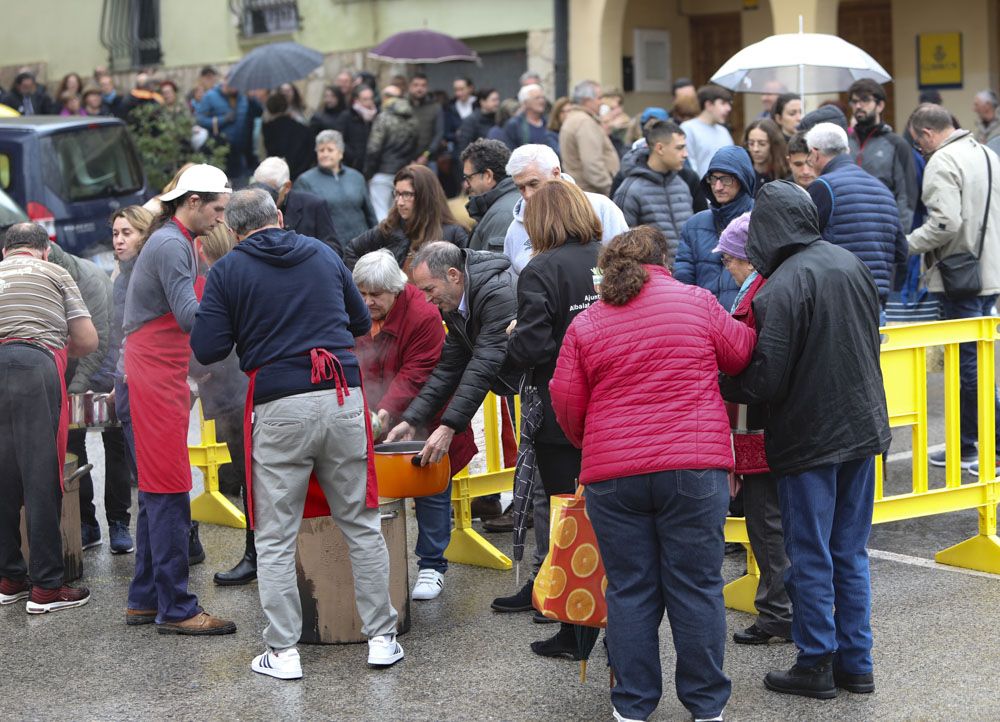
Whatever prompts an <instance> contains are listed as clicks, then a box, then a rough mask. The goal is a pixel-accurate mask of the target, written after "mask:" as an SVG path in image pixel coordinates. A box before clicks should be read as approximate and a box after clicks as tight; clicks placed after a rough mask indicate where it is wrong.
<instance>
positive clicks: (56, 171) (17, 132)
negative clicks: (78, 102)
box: [0, 115, 148, 256]
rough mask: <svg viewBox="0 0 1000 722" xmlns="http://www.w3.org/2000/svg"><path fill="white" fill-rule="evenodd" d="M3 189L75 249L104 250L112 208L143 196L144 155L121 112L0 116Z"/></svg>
mask: <svg viewBox="0 0 1000 722" xmlns="http://www.w3.org/2000/svg"><path fill="white" fill-rule="evenodd" d="M0 190H3V191H5V192H6V193H7V194H9V195H10V196H11V197H12V198H13V199H14V201H15V202H17V204H18V205H20V206H21V208H23V209H24V210H25V211H27V213H28V216H29V217H30V218H31V219H32V220H33V221H35V222H37V223H40V224H41V225H42V226H44V227H45V228H46V229H47V230H48V232H49V237H50V238H51V239H52V240H54V241H56V242H58V243H59V245H60V246H62V247H63V248H65V249H66V250H67V251H69V252H70V253H74V254H77V255H80V256H93V255H95V254H97V253H101V252H104V251H107V250H109V249H110V246H111V231H110V228H109V226H108V218H109V216H110V215H111V214H112V213H113V212H114V211H116V210H118V209H119V208H122V207H124V206H129V205H133V204H136V203H139V204H141V203H143V202H144V201H145V200H146V198H147V197H148V194H147V191H146V179H145V175H144V174H143V170H142V161H141V160H140V158H139V154H138V152H137V151H136V149H135V145H134V144H133V143H132V139H131V138H130V137H129V133H128V130H127V128H126V127H125V124H124V123H123V122H122V121H121V120H119V119H118V118H86V117H60V116H45V115H35V116H26V117H20V118H0Z"/></svg>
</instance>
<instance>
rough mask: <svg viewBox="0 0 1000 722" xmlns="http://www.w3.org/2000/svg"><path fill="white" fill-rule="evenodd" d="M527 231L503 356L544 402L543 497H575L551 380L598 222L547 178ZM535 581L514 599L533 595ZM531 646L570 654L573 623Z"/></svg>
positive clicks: (584, 294)
mask: <svg viewBox="0 0 1000 722" xmlns="http://www.w3.org/2000/svg"><path fill="white" fill-rule="evenodd" d="M524 227H525V230H526V231H527V232H528V237H529V238H530V239H531V250H532V252H533V254H534V255H533V256H532V258H531V260H530V261H528V264H527V265H526V266H525V267H524V269H523V270H522V271H521V274H520V276H519V277H518V280H517V323H516V324H515V326H514V329H513V331H512V332H511V335H510V340H509V342H508V344H507V359H508V361H509V362H510V363H511V364H512V365H513V366H514V367H516V368H519V369H521V370H523V371H524V372H525V383H526V384H527V385H530V386H533V387H535V388H537V390H538V396H539V398H540V399H541V402H542V414H543V415H542V424H541V426H540V428H539V429H538V433H537V434H536V435H535V459H536V463H537V465H538V474H539V476H540V477H541V480H542V485H543V487H544V490H545V498H546V499H547V498H548V497H549V496H552V495H553V494H572V493H573V492H574V491H575V490H576V479H577V477H578V476H579V475H580V461H581V452H580V450H579V449H577V448H576V447H575V446H573V445H572V444H571V443H570V442H569V440H568V439H567V438H566V435H565V434H563V432H562V429H561V428H560V427H559V424H558V423H557V421H556V417H555V412H554V411H553V410H552V399H551V398H550V396H549V381H550V380H551V379H552V375H553V374H554V373H555V368H556V359H557V358H558V357H559V348H560V346H562V340H563V336H565V335H566V329H567V328H569V325H570V323H571V322H572V321H573V319H574V318H576V316H577V314H579V313H580V312H581V311H583V310H585V309H586V308H587V307H588V306H590V304H592V303H594V302H595V301H597V298H598V296H597V292H596V291H595V290H594V278H593V272H592V270H591V269H593V268H595V267H596V266H597V256H598V253H599V252H600V248H601V244H600V243H599V239H600V238H601V222H600V220H599V219H598V217H597V215H596V214H595V213H594V209H593V207H592V206H591V205H590V202H589V201H588V200H587V197H586V196H585V195H584V194H583V191H581V190H580V189H579V187H577V186H576V185H574V184H572V183H566V182H565V181H559V180H552V181H548V182H546V183H545V184H543V185H542V186H541V187H540V188H539V189H538V190H537V191H535V193H534V194H533V195H532V196H531V200H530V202H529V203H527V204H526V205H525V212H524ZM535 498H536V502H535V508H534V514H535V529H536V541H537V542H538V543H540V544H544V545H545V546H546V547H547V546H548V539H544V540H542V539H538V528H539V526H540V525H542V522H543V521H544V519H542V520H541V521H540V519H539V518H540V516H544V517H547V516H548V513H549V509H548V504H541V503H539V502H538V501H537V499H538V497H535ZM532 584H533V582H529V583H528V586H527V587H526V588H525V589H522V590H521V591H520V592H518V594H524V593H525V592H527V594H528V595H529V596H530V593H531V585H532ZM531 649H532V651H534V652H535V653H536V654H540V655H542V656H545V657H565V656H570V657H575V656H576V653H577V652H576V649H577V643H576V633H575V632H574V630H573V625H570V624H563V625H561V627H560V629H559V632H558V633H557V634H556V635H555V636H554V637H552V638H551V639H547V640H544V641H541V642H533V643H532V645H531Z"/></svg>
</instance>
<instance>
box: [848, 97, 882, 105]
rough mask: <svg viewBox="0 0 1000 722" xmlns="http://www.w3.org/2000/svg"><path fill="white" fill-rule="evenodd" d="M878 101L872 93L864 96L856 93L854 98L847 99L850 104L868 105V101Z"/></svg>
mask: <svg viewBox="0 0 1000 722" xmlns="http://www.w3.org/2000/svg"><path fill="white" fill-rule="evenodd" d="M876 102H878V101H876V100H875V98H873V97H872V96H870V95H866V96H865V97H863V98H862V97H859V96H857V95H855V96H854V97H853V98H851V99H850V100H848V101H847V104H848V105H867V104H868V103H876Z"/></svg>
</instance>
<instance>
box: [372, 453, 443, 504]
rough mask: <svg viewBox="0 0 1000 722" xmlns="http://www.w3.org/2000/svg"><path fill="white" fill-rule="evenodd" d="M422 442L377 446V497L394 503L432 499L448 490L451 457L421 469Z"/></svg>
mask: <svg viewBox="0 0 1000 722" xmlns="http://www.w3.org/2000/svg"><path fill="white" fill-rule="evenodd" d="M423 448H424V442H423V441H389V442H386V443H384V444H376V445H375V474H376V476H377V477H378V495H379V496H383V497H389V498H394V499H403V498H409V497H415V496H433V495H434V494H440V493H441V492H442V491H444V490H445V489H446V488H448V481H449V480H450V478H451V462H450V461H449V460H448V455H447V454H445V455H444V457H443V458H442V459H441V460H440V461H438V462H437V463H436V464H428V465H427V466H420V457H419V454H420V451H421V450H422V449H423Z"/></svg>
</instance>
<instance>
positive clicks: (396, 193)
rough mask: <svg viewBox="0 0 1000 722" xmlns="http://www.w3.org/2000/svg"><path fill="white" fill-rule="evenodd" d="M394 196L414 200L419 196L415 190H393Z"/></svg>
mask: <svg viewBox="0 0 1000 722" xmlns="http://www.w3.org/2000/svg"><path fill="white" fill-rule="evenodd" d="M392 197H393V198H402V199H403V200H404V201H412V200H413V199H414V198H416V197H417V194H416V193H414V192H413V191H393V192H392Z"/></svg>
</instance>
